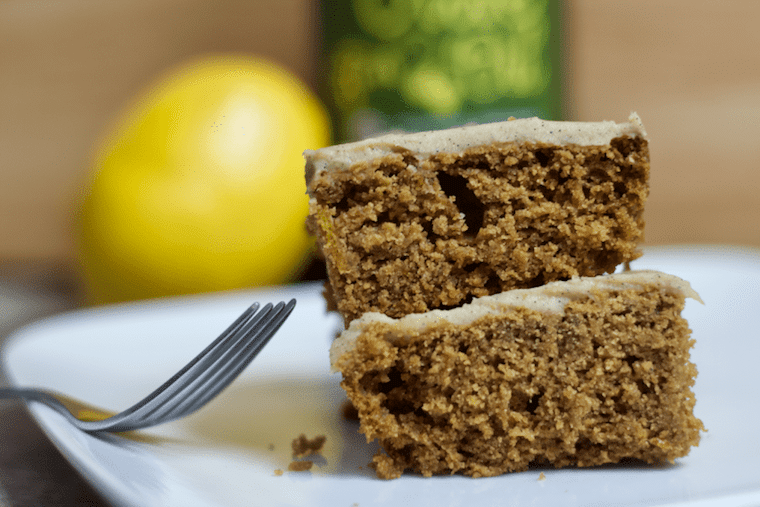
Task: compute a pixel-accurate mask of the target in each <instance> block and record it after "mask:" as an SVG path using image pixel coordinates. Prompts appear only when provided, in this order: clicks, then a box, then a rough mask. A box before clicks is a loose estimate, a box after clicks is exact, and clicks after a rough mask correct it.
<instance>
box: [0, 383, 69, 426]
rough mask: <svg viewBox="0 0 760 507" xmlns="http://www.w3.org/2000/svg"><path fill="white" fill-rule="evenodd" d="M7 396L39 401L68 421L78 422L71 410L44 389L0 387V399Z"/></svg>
mask: <svg viewBox="0 0 760 507" xmlns="http://www.w3.org/2000/svg"><path fill="white" fill-rule="evenodd" d="M8 398H14V399H18V400H23V401H37V402H40V403H42V404H44V405H47V406H48V407H50V408H52V409H53V410H55V411H56V412H58V413H60V414H61V415H62V416H64V417H65V418H66V419H67V420H68V421H69V422H72V423H74V424H76V423H78V422H79V420H78V419H76V418H75V417H74V415H73V414H72V413H71V412H69V410H68V409H67V408H66V406H65V405H64V404H63V403H61V402H60V401H58V399H57V398H56V397H55V396H53V395H51V394H49V393H46V392H44V391H40V390H37V389H30V388H25V387H0V399H8Z"/></svg>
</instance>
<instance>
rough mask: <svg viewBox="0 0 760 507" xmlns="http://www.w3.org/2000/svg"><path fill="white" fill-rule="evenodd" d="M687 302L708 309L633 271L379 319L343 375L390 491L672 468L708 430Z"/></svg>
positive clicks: (351, 346)
mask: <svg viewBox="0 0 760 507" xmlns="http://www.w3.org/2000/svg"><path fill="white" fill-rule="evenodd" d="M686 297H692V298H695V299H696V298H698V295H697V294H696V293H695V292H694V291H693V290H692V289H691V288H690V287H689V285H688V283H686V282H685V281H683V280H681V279H679V278H677V277H674V276H671V275H666V274H664V273H658V272H650V271H644V272H642V271H631V272H626V273H620V274H614V275H606V276H598V277H589V278H578V279H573V280H570V281H566V282H554V283H551V284H547V285H545V286H542V287H539V288H535V289H524V290H514V291H508V292H505V293H503V294H499V295H497V296H489V297H484V298H479V299H478V300H475V301H473V303H471V304H469V305H465V306H463V307H461V308H455V309H452V310H447V311H432V312H427V313H425V314H416V315H408V316H406V317H403V318H401V319H391V318H389V317H387V316H385V315H382V314H366V315H364V316H363V317H362V318H361V319H358V320H355V321H353V322H352V323H351V325H350V326H349V328H348V329H347V330H346V331H345V332H344V333H343V334H342V335H341V337H339V338H338V340H337V341H335V342H334V343H333V347H332V352H333V354H332V361H333V366H334V367H335V368H336V369H337V370H339V371H340V372H341V373H342V374H343V381H342V386H343V388H344V389H345V391H346V393H347V394H348V397H349V399H350V400H351V401H352V403H353V404H354V406H355V407H356V409H357V410H358V413H359V419H360V428H361V431H362V432H363V433H364V434H365V435H366V437H367V440H368V441H371V440H375V439H377V440H379V442H380V444H381V447H382V451H381V452H379V453H378V454H377V455H376V456H375V457H374V458H373V463H372V465H373V467H374V468H375V471H376V473H377V475H378V477H380V478H385V479H389V478H395V477H398V476H400V475H401V474H402V473H403V472H404V471H405V470H412V471H415V472H418V473H420V474H422V475H423V476H430V475H433V474H452V473H461V474H464V475H469V476H473V477H482V476H493V475H498V474H502V473H505V472H512V471H521V470H526V469H527V468H528V466H529V465H530V464H532V463H541V464H544V465H552V466H555V467H561V466H567V465H575V466H579V467H587V466H593V465H601V464H604V463H615V462H618V461H620V460H621V459H623V458H636V459H640V460H643V461H645V462H648V463H661V462H672V461H673V460H674V459H676V458H678V457H681V456H684V455H685V454H687V453H688V451H689V449H690V448H691V447H692V446H695V445H697V444H698V443H699V440H700V431H701V430H703V429H704V427H703V425H702V422H701V421H700V420H699V419H697V418H696V417H695V416H694V414H693V408H694V404H695V399H694V394H693V392H692V390H691V386H692V385H693V383H694V377H695V375H696V368H695V367H694V365H693V364H692V363H691V362H690V360H689V350H690V348H691V346H692V344H693V340H692V339H691V337H690V330H689V327H688V325H687V323H686V321H685V320H684V319H683V318H682V317H681V315H680V314H681V310H682V309H683V307H684V301H685V298H686Z"/></svg>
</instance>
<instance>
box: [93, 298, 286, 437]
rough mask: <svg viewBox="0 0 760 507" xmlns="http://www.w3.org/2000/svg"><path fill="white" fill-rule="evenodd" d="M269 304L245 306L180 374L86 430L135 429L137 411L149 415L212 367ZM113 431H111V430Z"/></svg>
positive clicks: (260, 317) (263, 313) (260, 316)
mask: <svg viewBox="0 0 760 507" xmlns="http://www.w3.org/2000/svg"><path fill="white" fill-rule="evenodd" d="M271 306H272V305H271V304H269V305H267V307H268V308H267V307H265V308H264V309H262V311H260V312H258V313H257V310H258V309H259V307H260V305H259V303H254V304H252V305H251V306H250V307H248V308H247V309H246V310H245V311H244V312H243V313H242V314H241V315H240V316H239V317H238V318H237V319H236V320H235V321H234V322H233V323H232V324H230V325H229V326H228V327H227V329H225V330H224V332H222V334H221V335H219V337H217V338H216V339H215V340H214V341H213V342H212V343H211V344H209V345H208V346H207V347H206V348H205V349H203V351H201V353H200V354H198V355H197V356H195V357H194V358H193V359H192V360H191V361H190V362H189V363H187V364H186V365H185V366H184V367H183V368H182V369H181V370H180V371H178V372H177V373H176V374H174V375H173V376H172V377H171V378H170V379H169V380H167V381H166V382H164V383H163V384H162V385H161V386H160V387H158V388H157V389H155V390H154V391H153V392H151V393H150V394H149V395H148V396H146V397H145V398H143V399H142V400H140V401H138V402H137V403H135V404H134V405H133V406H131V407H130V408H128V409H126V410H124V411H122V412H120V413H118V414H116V415H114V416H113V417H110V418H108V419H104V420H102V421H88V422H87V424H86V431H91V432H95V431H105V430H106V429H107V430H108V431H126V430H128V429H135V428H133V427H132V426H131V421H134V420H135V417H140V413H141V412H146V411H147V412H150V411H152V408H153V407H154V406H155V405H157V404H159V405H160V404H161V403H162V402H163V401H162V400H164V399H165V396H167V394H169V393H171V392H173V391H176V390H177V389H179V388H180V387H182V385H184V384H186V383H187V382H188V381H192V379H193V378H195V377H196V376H197V375H198V373H199V372H202V371H204V370H205V369H206V368H208V365H209V364H213V363H214V362H215V361H216V360H217V359H218V356H219V353H220V352H219V351H220V350H221V351H224V350H227V348H228V347H229V345H230V344H234V343H235V342H236V341H238V340H239V338H240V330H241V329H243V328H244V327H245V326H246V324H250V323H253V322H259V321H260V320H261V319H262V317H263V316H264V315H266V313H267V312H268V311H269V310H270V309H271ZM114 428H115V429H114Z"/></svg>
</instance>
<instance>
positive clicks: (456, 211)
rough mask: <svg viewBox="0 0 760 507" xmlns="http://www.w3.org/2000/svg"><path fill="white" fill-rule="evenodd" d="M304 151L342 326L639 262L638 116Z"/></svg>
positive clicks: (641, 152) (641, 148)
mask: <svg viewBox="0 0 760 507" xmlns="http://www.w3.org/2000/svg"><path fill="white" fill-rule="evenodd" d="M305 157H306V161H307V165H306V166H307V169H306V173H307V174H306V179H307V189H308V192H309V195H310V218H309V226H310V230H311V231H312V232H313V233H314V234H315V236H316V239H317V245H318V248H319V250H320V252H321V253H322V255H323V257H324V259H325V262H326V266H327V273H328V283H329V286H328V289H329V293H330V297H331V299H332V301H333V303H334V304H335V306H336V308H337V309H338V311H339V312H340V313H341V314H342V315H343V317H344V319H345V321H346V322H350V321H351V320H353V319H355V318H357V317H359V316H361V315H362V314H363V313H365V312H368V311H373V312H380V313H383V314H385V315H387V316H390V317H401V316H403V315H406V314H410V313H421V312H426V311H428V310H432V309H436V308H443V309H445V308H452V307H456V306H459V305H462V304H464V303H466V302H468V301H469V300H471V299H472V298H473V297H480V296H485V295H490V294H497V293H500V292H503V291H506V290H510V289H515V288H530V287H537V286H540V285H543V284H545V283H548V282H551V281H556V280H566V279H569V278H571V277H574V276H594V275H600V274H604V273H611V272H613V271H614V269H615V267H616V266H617V265H619V264H621V263H624V262H628V261H631V260H633V259H636V258H637V257H638V256H639V255H640V252H639V250H638V249H637V244H638V242H639V241H640V240H641V239H642V237H643V228H644V221H643V219H642V213H643V210H644V203H645V201H646V198H647V194H648V188H649V187H648V177H649V151H648V141H647V136H646V132H645V131H644V128H643V126H642V124H641V121H640V120H639V118H638V116H636V115H632V116H631V117H630V118H629V120H628V122H625V123H619V124H618V123H613V122H599V123H580V122H551V121H543V120H539V119H536V118H529V119H521V120H513V121H505V122H499V123H492V124H486V125H473V126H466V127H460V128H454V129H449V130H443V131H436V132H425V133H417V134H408V135H398V134H389V135H386V136H383V137H378V138H374V139H368V140H365V141H361V142H357V143H349V144H344V145H337V146H333V147H329V148H324V149H321V150H316V151H307V152H306V153H305Z"/></svg>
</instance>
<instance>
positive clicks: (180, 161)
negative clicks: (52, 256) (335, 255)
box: [77, 55, 330, 303]
mask: <svg viewBox="0 0 760 507" xmlns="http://www.w3.org/2000/svg"><path fill="white" fill-rule="evenodd" d="M329 142H330V127H329V119H328V117H327V114H326V113H325V110H324V108H323V106H322V104H321V103H320V102H319V100H318V99H317V98H316V97H315V96H314V95H313V94H312V93H311V92H310V91H309V90H308V88H307V87H306V86H305V85H304V84H303V83H302V82H300V81H299V80H298V79H297V78H296V77H295V76H294V75H292V74H291V73H289V72H288V71H286V70H284V69H283V68H281V67H279V66H277V65H275V64H273V63H271V62H268V61H266V60H263V59H260V58H255V57H247V56H242V55H216V56H207V57H203V58H200V59H197V60H194V61H192V62H190V63H188V64H186V65H183V66H181V67H179V68H177V69H174V70H173V71H171V72H170V73H168V75H167V76H166V77H165V78H164V79H162V80H160V81H159V82H158V83H157V84H156V85H155V86H153V87H151V88H150V90H149V91H148V92H147V93H146V94H144V95H143V96H141V97H139V98H138V100H136V101H135V104H134V105H133V106H132V107H131V108H129V110H128V111H127V112H126V114H125V115H124V116H123V118H121V120H120V121H119V122H117V127H116V128H115V129H114V131H113V132H112V133H111V134H110V135H108V136H107V137H106V139H105V141H104V143H103V144H102V146H101V148H100V149H99V150H98V151H97V153H96V156H95V159H94V163H93V170H92V177H91V179H90V181H89V182H88V185H87V186H86V188H85V190H84V193H83V196H82V200H81V204H80V208H79V214H78V222H77V223H78V226H77V238H78V252H79V259H80V264H81V267H82V271H83V274H84V279H85V284H86V289H87V293H88V296H89V300H90V301H91V302H93V303H105V302H116V301H125V300H131V299H142V298H151V297H158V296H165V295H176V294H188V293H197V292H206V291H217V290H225V289H234V288H240V287H250V286H260V285H270V284H278V283H283V282H287V281H289V280H292V279H293V277H294V276H295V275H296V274H297V273H298V272H299V269H300V268H301V267H302V266H303V265H304V263H305V260H306V258H307V256H308V255H309V253H310V251H311V247H312V241H311V239H310V237H309V236H308V234H307V232H306V230H305V226H304V220H305V218H306V215H307V213H308V199H307V197H306V194H305V184H304V177H303V167H304V164H303V159H302V155H301V154H302V152H303V150H304V149H307V148H319V147H322V146H326V145H327V144H329Z"/></svg>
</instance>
